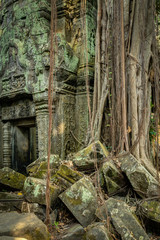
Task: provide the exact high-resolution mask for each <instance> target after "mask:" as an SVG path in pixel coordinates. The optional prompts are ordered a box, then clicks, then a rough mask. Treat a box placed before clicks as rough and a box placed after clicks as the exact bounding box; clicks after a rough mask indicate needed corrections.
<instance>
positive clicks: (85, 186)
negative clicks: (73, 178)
mask: <svg viewBox="0 0 160 240" xmlns="http://www.w3.org/2000/svg"><path fill="white" fill-rule="evenodd" d="M59 197H60V199H61V200H62V201H63V202H64V204H65V205H66V206H67V207H68V209H69V210H70V211H71V212H72V214H73V215H74V216H75V218H76V219H77V220H78V221H79V222H80V224H81V225H82V226H83V227H86V226H87V225H89V224H90V223H91V222H92V221H93V220H94V219H95V211H96V208H97V195H96V191H95V188H94V186H93V184H92V182H91V180H90V178H87V177H84V178H82V179H80V180H79V181H78V182H76V183H74V184H73V185H72V186H71V187H70V188H68V189H67V190H66V191H65V192H63V193H62V194H61V195H60V196H59Z"/></svg>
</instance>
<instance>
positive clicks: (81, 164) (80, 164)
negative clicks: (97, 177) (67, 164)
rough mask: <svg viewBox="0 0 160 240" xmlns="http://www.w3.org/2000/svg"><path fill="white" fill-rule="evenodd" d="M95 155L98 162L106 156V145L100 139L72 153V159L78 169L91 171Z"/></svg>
mask: <svg viewBox="0 0 160 240" xmlns="http://www.w3.org/2000/svg"><path fill="white" fill-rule="evenodd" d="M95 153H96V155H95ZM95 156H96V158H97V161H98V162H100V161H102V160H103V159H104V158H106V157H107V156H108V151H107V149H106V147H105V146H104V145H103V144H102V143H101V142H100V141H96V142H95V143H92V144H90V145H89V146H88V147H86V148H84V149H82V150H81V151H79V152H78V153H76V154H74V155H73V159H72V160H73V163H74V165H75V166H76V168H77V169H78V170H82V171H83V170H84V171H86V170H87V171H88V170H89V171H91V170H93V169H94V167H95Z"/></svg>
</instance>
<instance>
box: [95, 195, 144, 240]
mask: <svg viewBox="0 0 160 240" xmlns="http://www.w3.org/2000/svg"><path fill="white" fill-rule="evenodd" d="M96 215H97V217H98V218H99V219H101V220H107V216H110V218H111V221H112V223H113V225H114V227H115V229H116V231H117V232H118V233H119V234H120V236H121V238H122V239H123V240H134V239H136V240H149V237H148V235H147V234H146V232H145V231H144V229H143V228H142V226H141V225H140V223H139V221H138V220H137V218H136V217H135V216H134V215H133V214H132V212H131V210H130V208H129V206H128V205H127V204H126V203H125V202H123V201H120V200H116V199H114V198H109V199H108V200H107V201H106V202H105V205H103V206H102V207H100V208H99V209H97V211H96Z"/></svg>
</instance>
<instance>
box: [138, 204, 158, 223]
mask: <svg viewBox="0 0 160 240" xmlns="http://www.w3.org/2000/svg"><path fill="white" fill-rule="evenodd" d="M140 209H141V213H142V215H143V216H145V217H147V218H149V219H150V220H152V221H154V222H157V223H159V224H160V202H158V201H154V200H150V201H143V202H142V203H141V205H140Z"/></svg>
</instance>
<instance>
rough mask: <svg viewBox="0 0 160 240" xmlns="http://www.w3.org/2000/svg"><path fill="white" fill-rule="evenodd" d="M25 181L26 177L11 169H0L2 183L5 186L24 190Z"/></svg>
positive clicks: (0, 181)
mask: <svg viewBox="0 0 160 240" xmlns="http://www.w3.org/2000/svg"><path fill="white" fill-rule="evenodd" d="M25 180H26V177H25V176H24V175H23V174H21V173H18V172H16V171H14V170H13V169H11V168H8V167H4V168H2V169H0V183H2V184H4V185H7V186H9V187H11V188H15V189H18V190H22V189H23V185H24V181H25Z"/></svg>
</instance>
